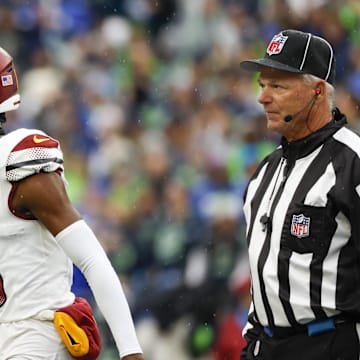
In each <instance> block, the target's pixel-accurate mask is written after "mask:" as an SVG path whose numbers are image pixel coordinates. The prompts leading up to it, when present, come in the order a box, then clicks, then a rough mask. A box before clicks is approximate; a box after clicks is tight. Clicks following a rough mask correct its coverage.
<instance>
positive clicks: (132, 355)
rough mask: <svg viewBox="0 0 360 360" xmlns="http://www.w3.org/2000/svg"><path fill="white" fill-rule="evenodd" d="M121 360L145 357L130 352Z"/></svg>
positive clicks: (136, 359) (140, 359) (142, 359)
mask: <svg viewBox="0 0 360 360" xmlns="http://www.w3.org/2000/svg"><path fill="white" fill-rule="evenodd" d="M121 360H145V358H144V355H143V354H131V355H126V356H124V357H123V358H121Z"/></svg>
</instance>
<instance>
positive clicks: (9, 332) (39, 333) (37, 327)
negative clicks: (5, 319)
mask: <svg viewBox="0 0 360 360" xmlns="http://www.w3.org/2000/svg"><path fill="white" fill-rule="evenodd" d="M71 359H72V358H71V356H70V355H69V353H68V351H67V349H66V347H65V345H64V344H63V342H62V340H61V338H60V336H59V335H58V333H57V331H56V329H55V327H54V324H53V323H52V322H51V321H41V320H34V319H28V320H22V321H16V322H12V323H2V324H0V360H71Z"/></svg>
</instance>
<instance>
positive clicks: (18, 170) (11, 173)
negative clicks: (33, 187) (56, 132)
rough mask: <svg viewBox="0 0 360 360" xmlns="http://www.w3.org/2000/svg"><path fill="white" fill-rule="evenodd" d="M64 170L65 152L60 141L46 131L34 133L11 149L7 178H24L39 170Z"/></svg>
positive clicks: (10, 179) (13, 180) (12, 179)
mask: <svg viewBox="0 0 360 360" xmlns="http://www.w3.org/2000/svg"><path fill="white" fill-rule="evenodd" d="M54 171H60V172H63V171H64V168H63V154H62V151H61V149H60V145H59V142H58V141H57V140H55V139H53V138H51V137H49V136H47V135H45V134H44V133H35V132H34V133H33V134H30V135H27V136H26V137H24V138H23V139H22V140H20V141H19V142H18V143H17V144H16V145H15V146H14V148H13V149H12V150H11V152H10V154H9V156H8V159H7V163H6V178H7V180H8V181H10V182H15V181H19V180H22V179H24V178H26V177H28V176H30V175H33V174H36V173H39V172H54Z"/></svg>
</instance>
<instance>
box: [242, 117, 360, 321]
mask: <svg viewBox="0 0 360 360" xmlns="http://www.w3.org/2000/svg"><path fill="white" fill-rule="evenodd" d="M345 124H346V119H345V117H344V116H343V115H342V114H340V112H339V111H338V110H337V111H335V112H334V119H333V121H331V122H330V123H329V124H327V125H326V126H325V127H324V128H322V129H320V130H319V131H317V132H315V133H313V134H311V135H309V136H308V137H306V138H303V139H301V140H298V141H294V142H292V143H287V142H286V140H284V139H283V140H282V144H281V146H280V147H279V148H278V149H276V150H275V151H274V152H273V153H272V154H270V155H269V156H268V157H266V158H265V159H264V160H263V161H262V163H261V164H260V166H259V167H258V169H257V171H256V172H255V174H254V175H253V177H252V178H251V180H250V182H249V184H248V188H247V191H246V194H245V203H244V211H245V216H246V221H247V240H248V247H249V260H250V267H251V275H252V291H253V303H252V307H251V310H250V312H251V313H253V315H254V317H255V319H256V320H257V322H259V323H260V324H261V325H262V326H270V327H274V326H281V327H295V326H297V325H298V324H305V323H308V322H310V321H312V320H315V319H316V320H320V319H323V318H326V317H331V316H334V315H336V314H338V313H349V314H350V315H351V316H352V317H353V318H354V317H355V318H358V319H359V321H360V137H359V136H358V135H357V134H355V133H354V132H353V131H351V130H349V129H348V128H347V127H345V126H344V125H345Z"/></svg>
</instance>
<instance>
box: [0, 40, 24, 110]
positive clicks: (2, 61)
mask: <svg viewBox="0 0 360 360" xmlns="http://www.w3.org/2000/svg"><path fill="white" fill-rule="evenodd" d="M19 105H20V95H19V93H18V81H17V76H16V70H15V66H14V63H13V59H12V57H11V56H10V55H9V54H8V53H7V52H6V51H5V50H4V49H3V48H1V47H0V113H4V112H7V111H11V110H15V109H17V108H18V107H19Z"/></svg>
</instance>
